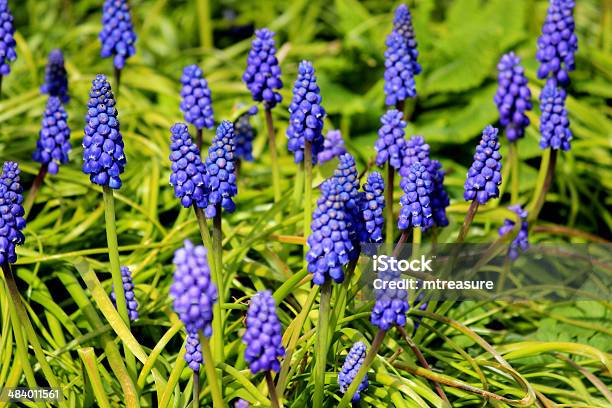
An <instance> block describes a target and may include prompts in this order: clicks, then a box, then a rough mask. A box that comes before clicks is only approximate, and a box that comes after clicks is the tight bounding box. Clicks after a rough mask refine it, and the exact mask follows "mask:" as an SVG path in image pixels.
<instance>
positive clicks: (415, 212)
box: [397, 162, 433, 231]
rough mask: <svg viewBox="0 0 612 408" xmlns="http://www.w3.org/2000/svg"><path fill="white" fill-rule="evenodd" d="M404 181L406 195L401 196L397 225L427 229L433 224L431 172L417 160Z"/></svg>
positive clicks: (403, 227) (405, 227)
mask: <svg viewBox="0 0 612 408" xmlns="http://www.w3.org/2000/svg"><path fill="white" fill-rule="evenodd" d="M403 181H404V182H403V183H402V184H403V186H402V189H403V190H404V195H402V198H400V204H401V206H402V208H401V209H400V215H399V220H398V222H397V226H398V228H399V229H400V230H405V229H408V228H410V227H419V228H421V229H422V230H423V231H425V230H427V229H428V228H430V227H431V226H432V225H433V218H432V209H431V199H430V196H431V193H432V192H433V182H432V181H431V174H429V171H428V170H427V168H426V167H425V166H424V165H423V164H421V163H419V162H415V163H413V164H412V165H411V166H410V167H409V172H408V176H407V177H404V180H403Z"/></svg>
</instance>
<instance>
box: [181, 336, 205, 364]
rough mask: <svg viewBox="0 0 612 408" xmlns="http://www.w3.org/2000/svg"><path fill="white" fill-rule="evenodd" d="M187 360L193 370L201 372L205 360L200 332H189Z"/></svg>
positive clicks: (186, 344) (186, 345)
mask: <svg viewBox="0 0 612 408" xmlns="http://www.w3.org/2000/svg"><path fill="white" fill-rule="evenodd" d="M185 362H186V363H187V365H188V366H189V368H191V370H193V372H196V373H197V372H199V371H200V366H201V365H202V363H203V362H204V357H203V356H202V345H201V344H200V339H199V337H198V333H187V340H186V342H185Z"/></svg>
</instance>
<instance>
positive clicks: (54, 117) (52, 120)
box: [32, 96, 71, 174]
mask: <svg viewBox="0 0 612 408" xmlns="http://www.w3.org/2000/svg"><path fill="white" fill-rule="evenodd" d="M41 126H42V127H41V129H40V133H39V136H38V141H37V142H36V150H35V151H34V154H33V155H32V158H33V159H34V161H37V162H39V163H40V164H42V165H43V166H47V170H48V171H49V173H51V174H57V172H58V170H59V166H60V164H65V163H68V153H69V152H70V149H71V146H70V128H69V127H68V114H67V113H66V111H65V110H64V107H63V106H62V103H61V101H60V99H59V98H58V97H55V96H51V97H49V100H48V101H47V107H46V108H45V113H44V116H43V120H42V124H41Z"/></svg>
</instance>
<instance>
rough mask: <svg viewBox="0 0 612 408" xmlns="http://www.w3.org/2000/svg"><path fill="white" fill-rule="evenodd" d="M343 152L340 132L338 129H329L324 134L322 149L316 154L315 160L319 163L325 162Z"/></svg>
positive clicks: (344, 150)
mask: <svg viewBox="0 0 612 408" xmlns="http://www.w3.org/2000/svg"><path fill="white" fill-rule="evenodd" d="M344 153H346V147H344V139H343V138H342V132H340V131H339V130H330V131H328V132H327V134H326V135H325V138H324V140H323V150H322V151H320V152H319V154H318V155H317V161H318V162H319V164H323V163H327V162H328V161H330V160H332V159H333V158H334V157H338V156H340V155H342V154H344Z"/></svg>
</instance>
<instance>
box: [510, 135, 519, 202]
mask: <svg viewBox="0 0 612 408" xmlns="http://www.w3.org/2000/svg"><path fill="white" fill-rule="evenodd" d="M510 163H511V164H510V166H511V168H512V177H511V178H512V186H511V190H510V200H511V202H512V203H513V204H515V203H518V199H519V185H520V168H519V163H520V162H519V157H518V148H517V146H516V142H512V143H510Z"/></svg>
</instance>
